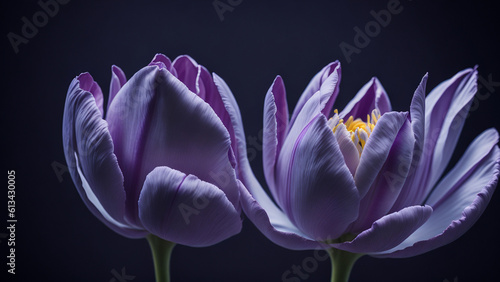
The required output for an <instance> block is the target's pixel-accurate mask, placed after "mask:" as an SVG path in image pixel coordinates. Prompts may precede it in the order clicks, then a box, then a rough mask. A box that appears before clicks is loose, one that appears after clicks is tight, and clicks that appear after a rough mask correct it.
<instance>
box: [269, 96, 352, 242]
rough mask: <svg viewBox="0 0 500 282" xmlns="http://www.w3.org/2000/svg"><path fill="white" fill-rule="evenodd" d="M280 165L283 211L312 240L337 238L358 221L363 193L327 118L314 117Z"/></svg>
mask: <svg viewBox="0 0 500 282" xmlns="http://www.w3.org/2000/svg"><path fill="white" fill-rule="evenodd" d="M313 98H314V96H313ZM313 98H311V99H313ZM287 143H288V144H287ZM285 148H291V150H286V151H285ZM283 155H285V156H286V157H282V156H283ZM285 160H286V161H285ZM280 166H281V167H280V168H279V169H280V170H279V172H280V174H281V175H280V180H281V181H280V182H279V183H278V185H280V187H281V189H283V190H284V194H283V196H282V197H283V198H281V202H282V205H283V208H284V210H285V212H286V214H287V215H288V216H289V218H290V219H291V221H292V222H294V223H295V225H296V226H297V227H298V228H299V229H300V230H301V231H302V232H304V233H305V234H306V235H308V236H309V237H310V238H313V239H315V240H319V241H324V240H328V239H334V238H337V237H339V236H340V235H342V234H343V233H344V231H345V230H346V228H347V227H348V226H349V224H351V223H352V222H353V221H354V220H355V219H356V218H357V216H358V209H359V194H358V191H357V189H356V186H355V185H354V181H353V178H352V175H351V173H350V171H349V169H348V168H347V166H346V164H345V161H344V158H343V157H342V153H341V152H340V148H339V146H338V144H337V141H336V139H335V136H334V135H333V133H332V131H331V130H330V129H329V128H328V126H327V125H326V118H325V117H324V116H323V115H321V114H319V115H318V116H317V117H316V118H314V119H313V120H312V121H311V123H309V124H308V125H307V126H306V127H305V128H304V129H303V130H302V132H301V133H300V135H299V136H298V137H297V138H294V139H290V138H287V140H286V141H285V145H284V146H283V153H282V154H281V155H280Z"/></svg>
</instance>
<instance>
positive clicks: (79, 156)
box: [63, 54, 241, 281]
mask: <svg viewBox="0 0 500 282" xmlns="http://www.w3.org/2000/svg"><path fill="white" fill-rule="evenodd" d="M227 99H229V100H231V99H232V100H234V98H233V97H232V93H231V92H230V90H229V88H228V87H227V85H226V84H225V82H224V81H223V80H222V79H221V78H220V77H218V76H217V75H216V74H214V75H213V77H212V75H211V74H210V73H209V72H208V71H207V70H206V69H205V68H204V67H203V66H200V65H198V64H197V63H196V62H195V61H194V60H193V59H191V58H190V57H188V56H179V57H177V58H176V59H175V60H174V61H173V62H171V61H170V60H169V58H167V57H166V56H164V55H162V54H157V55H156V56H155V57H154V59H153V61H152V62H151V63H150V64H149V65H148V66H146V67H144V68H142V69H141V70H139V71H138V72H137V73H136V74H134V76H132V78H130V80H128V81H127V79H126V77H125V74H124V73H123V71H122V70H121V69H120V68H119V67H117V66H113V67H112V79H111V83H110V92H109V101H108V103H107V104H108V106H107V107H106V108H104V107H103V94H102V91H101V89H100V87H99V85H98V84H97V83H96V82H95V81H94V80H93V78H92V76H91V75H90V74H88V73H83V74H81V75H79V76H78V77H76V78H75V79H74V80H73V81H72V83H71V85H70V87H69V90H68V95H67V99H66V105H65V110H64V119H63V142H64V152H65V156H66V161H67V163H68V164H69V168H70V173H71V177H72V178H73V181H74V183H75V186H76V188H77V190H78V192H79V194H80V196H81V198H82V200H83V201H84V202H85V204H86V205H87V207H88V209H89V210H90V211H91V212H92V213H93V214H94V215H95V216H96V217H97V218H99V219H100V220H101V221H102V222H103V223H104V224H106V225H107V226H108V227H109V228H111V229H112V230H114V231H116V232H117V233H119V234H121V235H123V236H125V237H129V238H143V237H147V238H148V240H149V241H150V244H151V247H152V249H153V252H155V251H156V250H155V249H156V248H159V249H162V248H163V249H165V248H166V249H169V251H171V248H172V247H173V244H182V245H187V246H194V247H202V246H210V245H213V244H216V243H218V242H220V241H222V240H225V239H227V238H229V237H230V236H233V235H235V234H237V233H239V232H240V230H241V218H240V210H241V209H240V204H239V190H238V185H239V184H238V180H237V179H236V174H235V170H234V167H235V165H236V162H235V157H234V154H235V151H234V150H235V149H236V145H235V143H234V133H233V129H232V124H231V121H230V119H229V115H228V113H227V110H226V107H225V105H224V102H223V100H227ZM233 105H234V106H236V107H237V105H236V104H231V105H228V107H229V109H230V110H231V107H232V106H233ZM154 254H155V256H156V255H157V254H156V253H154ZM160 255H161V254H160ZM164 255H166V256H168V255H169V254H164ZM160 267H168V265H167V266H164V265H161V266H160ZM158 281H166V280H160V279H159V280H158Z"/></svg>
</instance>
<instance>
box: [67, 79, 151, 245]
mask: <svg viewBox="0 0 500 282" xmlns="http://www.w3.org/2000/svg"><path fill="white" fill-rule="evenodd" d="M95 85H96V83H95V82H94V81H93V79H92V77H91V76H90V74H88V73H85V74H82V75H80V76H78V77H77V78H75V79H74V80H73V81H72V83H71V85H70V87H69V90H68V95H67V97H66V104H65V108H64V116H63V144H64V154H65V157H66V163H67V164H68V169H69V171H70V174H71V177H72V178H73V182H74V183H75V186H76V188H77V191H78V193H79V194H80V197H81V198H82V200H83V201H84V203H85V205H86V206H87V207H88V208H89V210H90V211H91V212H92V213H93V214H94V215H95V216H96V217H97V218H99V219H100V220H101V221H102V222H103V223H104V224H106V225H107V226H108V227H109V228H111V229H112V230H114V231H115V232H117V233H119V234H121V235H123V236H126V237H130V238H140V237H143V236H145V235H146V233H145V232H144V231H143V230H134V228H133V227H131V226H129V225H128V224H127V223H126V222H125V220H124V213H125V191H124V188H123V175H122V172H121V170H120V168H119V166H118V162H117V159H116V156H115V154H114V153H113V141H112V139H111V136H110V134H109V131H108V126H107V123H106V121H104V120H103V119H102V112H101V111H100V109H99V108H98V104H97V103H96V101H97V99H95V98H94V96H93V95H102V93H101V92H99V91H98V92H95V93H93V92H91V91H94V90H96V89H98V86H97V87H95ZM82 87H83V88H82ZM101 101H102V100H101ZM101 107H102V104H101Z"/></svg>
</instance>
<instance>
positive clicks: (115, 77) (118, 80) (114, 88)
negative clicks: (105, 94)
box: [107, 65, 127, 109]
mask: <svg viewBox="0 0 500 282" xmlns="http://www.w3.org/2000/svg"><path fill="white" fill-rule="evenodd" d="M126 82H127V77H126V76H125V73H124V72H123V71H122V69H121V68H119V67H117V66H115V65H113V66H112V67H111V83H110V84H109V98H108V107H107V109H109V105H111V102H112V101H113V100H114V99H115V96H116V93H118V91H119V90H120V89H121V88H122V87H123V85H124V84H125V83H126Z"/></svg>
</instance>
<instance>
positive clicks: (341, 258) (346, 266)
mask: <svg viewBox="0 0 500 282" xmlns="http://www.w3.org/2000/svg"><path fill="white" fill-rule="evenodd" d="M327 251H328V254H329V255H330V260H331V262H332V279H331V282H348V281H349V275H350V274H351V269H352V267H353V265H354V263H355V262H356V260H358V259H359V258H360V257H362V256H363V254H355V253H349V252H346V251H342V250H339V249H334V248H331V249H328V250H327Z"/></svg>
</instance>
